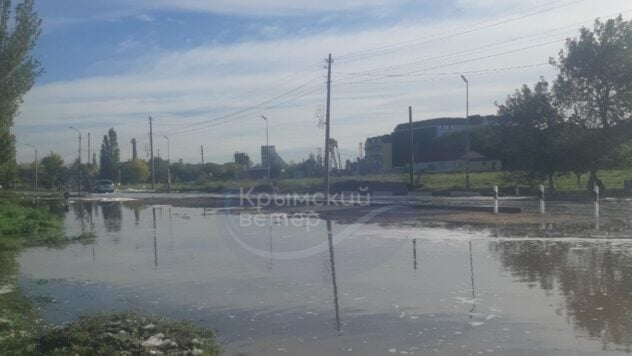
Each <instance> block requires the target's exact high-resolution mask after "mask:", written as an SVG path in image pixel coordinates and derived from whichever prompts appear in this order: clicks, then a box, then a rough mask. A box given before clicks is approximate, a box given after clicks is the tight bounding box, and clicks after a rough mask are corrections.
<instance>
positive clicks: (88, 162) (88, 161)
mask: <svg viewBox="0 0 632 356" xmlns="http://www.w3.org/2000/svg"><path fill="white" fill-rule="evenodd" d="M90 158H91V157H90V133H89V132H88V160H87V161H86V163H87V164H90Z"/></svg>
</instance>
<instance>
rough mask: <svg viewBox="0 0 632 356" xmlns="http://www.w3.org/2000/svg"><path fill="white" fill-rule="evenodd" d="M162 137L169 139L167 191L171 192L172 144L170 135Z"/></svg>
mask: <svg viewBox="0 0 632 356" xmlns="http://www.w3.org/2000/svg"><path fill="white" fill-rule="evenodd" d="M162 137H164V138H165V140H167V192H169V193H171V144H170V142H169V137H167V136H166V135H163V136H162Z"/></svg>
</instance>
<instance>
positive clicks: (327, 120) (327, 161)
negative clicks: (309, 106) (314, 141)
mask: <svg viewBox="0 0 632 356" xmlns="http://www.w3.org/2000/svg"><path fill="white" fill-rule="evenodd" d="M332 63H333V60H332V59H331V53H330V54H329V58H327V114H326V117H325V189H326V192H325V195H326V199H327V205H329V173H330V172H329V169H330V167H329V166H330V159H329V155H330V154H331V152H330V151H331V150H330V147H329V133H330V124H331V64H332Z"/></svg>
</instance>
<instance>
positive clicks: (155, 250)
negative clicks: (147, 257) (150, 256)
mask: <svg viewBox="0 0 632 356" xmlns="http://www.w3.org/2000/svg"><path fill="white" fill-rule="evenodd" d="M151 216H152V219H153V227H154V268H158V230H157V229H156V208H155V207H152V208H151Z"/></svg>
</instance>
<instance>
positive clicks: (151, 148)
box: [149, 116, 156, 190]
mask: <svg viewBox="0 0 632 356" xmlns="http://www.w3.org/2000/svg"><path fill="white" fill-rule="evenodd" d="M152 120H153V119H152V118H151V116H150V117H149V151H150V153H149V156H150V159H151V190H154V187H155V186H156V168H155V167H154V128H153V123H152Z"/></svg>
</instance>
